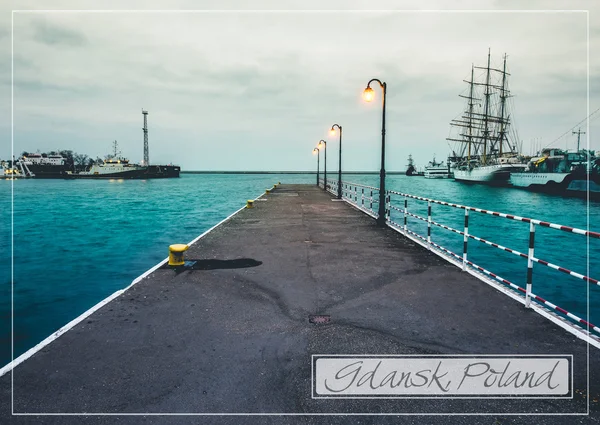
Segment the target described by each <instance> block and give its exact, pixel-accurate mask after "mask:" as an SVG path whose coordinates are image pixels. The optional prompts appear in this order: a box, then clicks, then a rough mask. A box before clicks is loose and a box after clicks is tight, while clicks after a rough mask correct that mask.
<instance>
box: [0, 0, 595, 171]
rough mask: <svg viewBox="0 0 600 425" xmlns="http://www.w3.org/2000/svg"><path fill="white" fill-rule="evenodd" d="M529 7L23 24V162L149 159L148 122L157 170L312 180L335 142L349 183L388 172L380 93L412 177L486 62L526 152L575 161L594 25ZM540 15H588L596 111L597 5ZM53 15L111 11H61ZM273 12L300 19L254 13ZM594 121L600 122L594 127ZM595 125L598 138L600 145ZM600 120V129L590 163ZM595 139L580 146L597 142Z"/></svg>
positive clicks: (17, 137) (18, 135) (394, 155)
mask: <svg viewBox="0 0 600 425" xmlns="http://www.w3.org/2000/svg"><path fill="white" fill-rule="evenodd" d="M522 3H523V2H510V1H503V2H493V1H488V2H486V1H454V2H453V1H439V2H398V1H395V2H378V3H377V2H376V3H375V6H376V7H377V8H379V9H388V8H390V9H416V8H418V7H420V8H427V9H440V8H444V9H467V10H468V9H487V10H489V11H486V12H485V13H474V12H466V11H465V12H460V13H442V12H419V11H383V10H379V11H367V10H354V11H349V10H345V11H344V10H340V11H336V10H335V9H338V8H339V7H344V8H350V7H352V8H353V9H366V8H373V7H375V6H374V4H373V2H348V1H346V2H329V3H327V2H325V3H323V2H310V1H305V2H302V6H300V7H303V8H305V9H307V8H309V9H323V8H326V9H334V11H306V10H305V11H301V10H297V9H298V7H296V10H295V11H294V10H291V9H290V10H288V11H279V12H277V11H245V12H244V11H238V12H236V11H235V9H236V8H238V7H245V8H248V6H247V5H246V6H237V5H236V4H234V3H233V2H229V3H226V4H227V8H228V9H232V10H231V11H220V12H219V11H205V12H195V13H194V12H180V13H167V12H164V13H148V12H142V11H140V12H134V11H130V12H111V13H100V12H93V13H92V12H79V13H74V12H53V13H46V12H44V13H42V12H38V13H25V12H14V13H13V18H14V151H15V154H18V153H20V152H21V151H24V150H25V151H36V150H40V151H41V152H45V151H49V150H55V149H72V150H75V151H77V152H81V153H86V154H88V155H90V156H94V157H95V156H104V155H105V154H107V153H109V152H110V151H111V143H112V141H113V140H115V139H116V140H117V141H118V142H119V146H120V149H121V151H122V153H123V155H124V156H126V157H128V158H129V159H130V160H132V161H134V162H138V161H140V160H141V159H142V155H143V134H142V122H143V121H142V114H141V109H142V108H144V109H147V110H148V111H149V116H148V121H149V130H150V131H149V143H150V160H151V162H153V163H170V162H172V163H176V164H179V165H181V166H182V167H183V169H184V170H313V169H314V168H315V165H316V163H315V162H316V160H315V158H314V156H312V155H311V151H312V149H313V147H314V146H315V145H316V143H317V142H318V141H319V139H321V138H324V139H326V140H328V141H329V149H330V151H329V155H328V164H329V168H330V169H331V170H333V169H336V168H337V149H338V142H337V137H334V138H332V137H330V136H329V134H328V129H329V128H330V127H331V125H332V124H334V123H339V124H341V125H342V126H343V128H344V133H343V134H344V141H343V142H344V144H343V147H344V156H343V168H344V169H346V170H378V169H379V158H380V137H381V133H380V131H381V104H380V100H381V91H380V89H379V88H378V87H375V92H376V101H374V102H372V103H369V104H367V103H365V102H364V101H362V99H361V93H362V90H363V89H364V87H365V85H366V83H367V81H368V80H369V79H371V78H374V77H377V78H380V79H381V80H383V81H386V82H387V84H388V98H387V105H388V114H387V128H388V135H387V137H388V138H387V147H386V153H387V167H386V168H387V169H388V170H404V169H405V165H406V159H407V157H408V155H409V154H412V155H413V157H414V159H415V161H416V163H417V165H420V166H422V165H425V164H426V163H427V161H429V160H430V159H431V158H432V157H433V155H434V154H435V155H436V156H437V159H438V160H439V159H445V157H446V156H447V154H448V153H449V151H450V148H449V146H448V142H447V141H446V140H445V139H446V137H448V135H449V131H450V126H449V122H450V120H451V119H453V118H455V117H457V116H458V115H459V114H460V113H461V111H462V110H463V107H464V102H463V99H461V98H460V97H458V95H459V94H461V93H463V94H464V91H465V89H466V88H467V85H466V84H465V83H464V82H463V79H467V78H468V77H469V76H470V72H471V64H472V63H474V64H475V65H479V66H484V65H485V63H486V60H487V52H488V48H490V49H491V53H492V65H495V66H496V67H500V66H501V64H502V55H503V54H504V53H506V54H508V69H509V72H510V73H511V76H510V80H509V86H510V88H511V91H512V94H513V95H514V96H515V97H514V98H513V103H514V106H515V109H514V111H512V118H514V120H513V125H514V128H515V129H516V131H517V132H518V134H519V138H520V139H521V140H522V141H523V148H524V151H525V153H529V152H530V150H531V147H530V146H531V144H532V142H534V143H537V144H538V145H540V144H541V145H542V146H545V145H547V144H549V143H551V142H552V141H554V140H555V139H557V138H558V137H559V136H560V135H562V134H563V133H565V132H567V131H568V132H569V134H568V136H567V137H563V138H562V139H560V140H559V141H557V142H555V143H554V146H559V147H568V148H571V149H573V148H574V147H575V143H576V137H575V136H573V135H571V132H570V131H569V130H570V128H571V127H573V126H574V125H576V124H577V123H578V122H579V121H581V120H583V119H584V118H585V117H586V115H587V17H588V15H587V14H586V13H585V12H574V11H571V12H569V11H567V12H555V13H541V12H536V13H519V12H506V11H505V12H498V11H494V10H497V9H499V8H500V7H502V8H504V9H510V8H517V7H521V8H522V7H523V6H522V5H521V6H520V4H522ZM526 3H527V7H528V8H530V9H540V8H551V9H565V8H568V9H586V10H588V9H589V10H590V12H589V23H590V31H589V34H590V105H589V107H590V110H589V111H590V112H593V111H594V110H595V109H596V108H599V107H600V99H599V96H600V76H599V72H600V58H598V56H599V55H598V54H597V52H598V51H599V50H600V7H598V6H597V3H596V4H595V3H594V2H592V1H582V2H576V1H569V2H567V1H563V2H551V1H546V2H531V1H529V2H526ZM4 7H5V9H3V10H2V12H3V13H2V20H1V21H0V40H1V42H2V43H1V48H2V53H3V58H4V59H5V60H4V61H3V63H2V68H1V71H2V77H3V78H2V88H1V90H2V94H3V95H5V96H3V98H4V99H8V102H6V101H5V102H3V103H2V108H1V110H0V112H1V113H2V116H3V117H4V118H5V119H3V120H2V121H1V122H0V125H1V126H2V128H1V131H2V136H3V140H5V141H6V143H3V144H2V146H0V158H3V159H5V158H9V157H10V148H11V146H10V136H11V134H10V40H11V19H10V18H11V9H33V8H36V7H38V8H39V2H26V1H21V2H15V3H13V4H12V5H9V6H8V7H6V6H4ZM44 7H47V8H52V9H73V8H77V9H81V8H93V7H100V3H98V2H83V1H80V2H68V1H63V2H59V1H48V2H44ZM101 7H104V8H120V9H123V8H127V9H139V8H140V7H143V8H145V9H164V8H179V9H199V8H201V9H202V8H203V9H216V8H223V7H225V6H224V5H223V3H222V2H187V3H185V2H151V1H150V2H149V1H144V2H104V3H102V6H101ZM253 7H255V8H258V9H270V8H277V9H282V8H285V7H290V8H292V7H293V6H292V5H291V4H290V5H289V6H288V3H285V2H264V1H263V2H256V3H254V4H253ZM594 119H595V120H594ZM585 126H586V123H583V130H584V131H585V130H586V129H585ZM598 130H600V112H599V113H597V114H596V115H594V116H593V117H592V119H590V129H589V131H590V134H591V135H592V138H591V140H590V147H591V148H593V149H596V150H600V141H599V139H598V138H594V135H595V133H597V132H598ZM588 135H589V134H586V135H585V136H584V138H583V139H582V142H583V143H584V145H585V144H587V143H588V137H587V136H588Z"/></svg>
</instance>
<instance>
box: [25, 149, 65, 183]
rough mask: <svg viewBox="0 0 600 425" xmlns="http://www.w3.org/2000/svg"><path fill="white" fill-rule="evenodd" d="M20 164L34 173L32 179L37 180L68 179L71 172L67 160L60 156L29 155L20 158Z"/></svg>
mask: <svg viewBox="0 0 600 425" xmlns="http://www.w3.org/2000/svg"><path fill="white" fill-rule="evenodd" d="M19 162H20V163H22V164H23V165H24V166H25V167H27V168H28V169H29V171H30V172H31V173H33V176H32V177H35V178H37V179H58V178H68V175H69V174H70V171H71V170H70V169H69V166H68V165H67V163H66V158H64V157H63V156H62V155H59V154H49V155H46V154H39V153H32V154H27V155H24V156H23V157H22V158H20V159H19Z"/></svg>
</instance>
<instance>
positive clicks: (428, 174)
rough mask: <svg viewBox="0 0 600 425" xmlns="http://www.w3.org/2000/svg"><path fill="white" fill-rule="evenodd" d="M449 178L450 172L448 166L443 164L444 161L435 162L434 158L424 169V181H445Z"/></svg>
mask: <svg viewBox="0 0 600 425" xmlns="http://www.w3.org/2000/svg"><path fill="white" fill-rule="evenodd" d="M448 177H450V171H449V169H448V165H446V164H444V161H442V162H437V161H436V160H435V156H434V157H433V161H429V162H428V163H427V166H426V167H425V178H426V179H447V178H448Z"/></svg>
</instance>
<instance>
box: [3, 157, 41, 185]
mask: <svg viewBox="0 0 600 425" xmlns="http://www.w3.org/2000/svg"><path fill="white" fill-rule="evenodd" d="M2 175H3V177H4V178H5V179H6V180H14V179H21V178H29V177H35V174H33V173H32V172H31V170H30V169H29V168H28V166H27V164H26V163H24V162H23V161H22V160H15V159H14V158H13V160H12V161H2Z"/></svg>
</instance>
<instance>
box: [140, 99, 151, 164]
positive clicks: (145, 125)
mask: <svg viewBox="0 0 600 425" xmlns="http://www.w3.org/2000/svg"><path fill="white" fill-rule="evenodd" d="M142 115H143V116H144V128H143V129H142V130H144V166H146V167H147V166H148V165H150V158H149V156H150V155H149V153H148V111H144V110H143V109H142Z"/></svg>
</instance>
